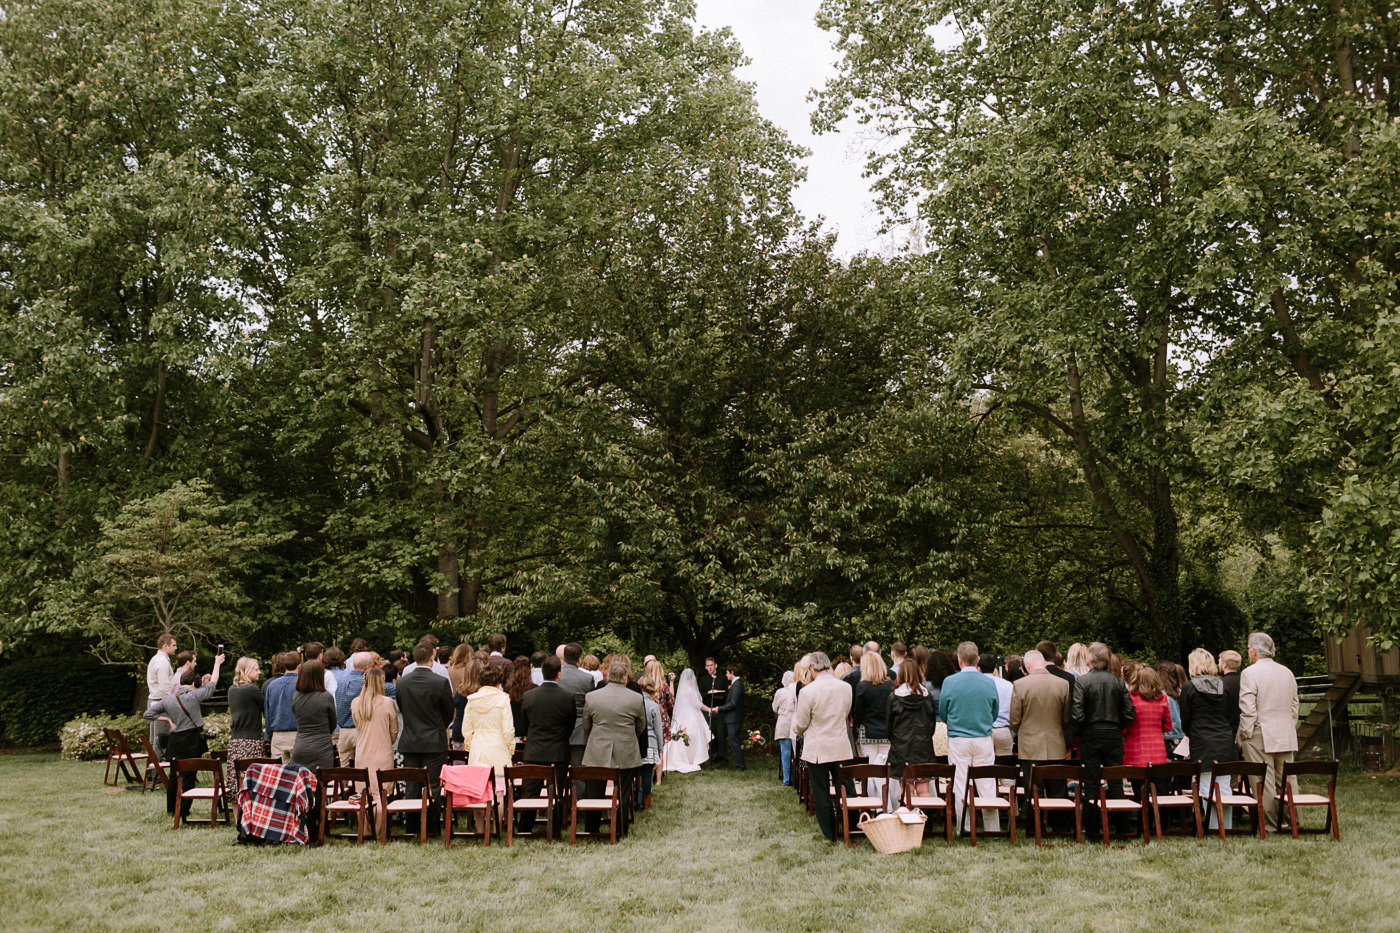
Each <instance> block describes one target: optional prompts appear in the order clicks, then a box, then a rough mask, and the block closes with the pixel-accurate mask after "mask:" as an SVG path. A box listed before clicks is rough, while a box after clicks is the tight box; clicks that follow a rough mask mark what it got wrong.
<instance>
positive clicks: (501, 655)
mask: <svg viewBox="0 0 1400 933" xmlns="http://www.w3.org/2000/svg"><path fill="white" fill-rule="evenodd" d="M486 648H487V650H488V652H489V654H488V655H487V657H486V663H487V664H490V665H491V666H492V667H498V668H500V669H501V675H502V677H503V678H504V676H505V673H506V671H507V670H508V669H509V668H510V666H511V661H510V658H508V657H506V636H504V635H502V634H501V633H500V632H496V633H495V634H494V635H488V636H487V638H486Z"/></svg>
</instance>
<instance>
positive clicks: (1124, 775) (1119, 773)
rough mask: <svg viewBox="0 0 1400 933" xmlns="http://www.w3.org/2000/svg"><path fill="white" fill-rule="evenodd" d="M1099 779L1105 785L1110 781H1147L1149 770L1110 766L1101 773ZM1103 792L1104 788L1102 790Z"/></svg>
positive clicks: (1126, 766) (1132, 766)
mask: <svg viewBox="0 0 1400 933" xmlns="http://www.w3.org/2000/svg"><path fill="white" fill-rule="evenodd" d="M1099 777H1100V779H1101V780H1102V782H1103V784H1107V783H1108V782H1110V781H1145V780H1147V769H1146V768H1139V767H1136V766H1134V765H1109V766H1108V767H1106V768H1103V769H1102V770H1100V772H1099ZM1100 789H1101V790H1102V788H1100Z"/></svg>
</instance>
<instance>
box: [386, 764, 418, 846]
mask: <svg viewBox="0 0 1400 933" xmlns="http://www.w3.org/2000/svg"><path fill="white" fill-rule="evenodd" d="M376 777H377V779H378V783H379V799H380V800H383V801H384V802H385V803H384V838H382V839H381V840H379V841H380V842H385V843H387V842H388V841H389V840H390V839H412V838H413V836H414V833H412V832H409V831H407V827H405V831H404V832H402V833H395V832H394V817H396V816H401V817H404V818H405V820H407V818H408V817H409V816H410V815H412V814H414V813H416V814H418V833H417V836H418V844H419V845H420V846H421V845H425V844H426V843H427V841H428V769H427V768H380V769H379V771H378V773H377V775H376ZM400 783H403V784H405V785H408V784H417V785H418V796H417V797H416V798H414V797H407V796H400V797H398V799H396V800H395V799H391V798H393V797H395V796H397V790H398V785H399V784H400Z"/></svg>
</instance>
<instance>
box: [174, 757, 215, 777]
mask: <svg viewBox="0 0 1400 933" xmlns="http://www.w3.org/2000/svg"><path fill="white" fill-rule="evenodd" d="M171 767H172V770H173V771H174V772H175V773H176V774H187V773H189V772H191V771H194V772H199V771H212V772H214V773H215V774H222V773H223V769H222V768H221V767H219V762H217V761H215V760H214V759H213V758H180V759H178V760H177V761H176V762H175V763H174V765H172V766H171Z"/></svg>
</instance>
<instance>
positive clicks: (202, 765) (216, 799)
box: [170, 758, 229, 829]
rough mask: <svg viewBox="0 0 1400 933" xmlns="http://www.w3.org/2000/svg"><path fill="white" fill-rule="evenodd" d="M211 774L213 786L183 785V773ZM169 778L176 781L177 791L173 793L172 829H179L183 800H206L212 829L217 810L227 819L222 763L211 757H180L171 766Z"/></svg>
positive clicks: (183, 805)
mask: <svg viewBox="0 0 1400 933" xmlns="http://www.w3.org/2000/svg"><path fill="white" fill-rule="evenodd" d="M206 772H207V773H209V774H212V775H213V777H214V783H213V786H204V785H200V784H195V785H193V786H192V787H185V786H184V780H183V778H184V775H186V774H193V775H196V780H198V777H197V776H198V775H200V774H203V773H206ZM170 780H172V781H175V782H177V784H176V786H177V788H178V791H177V793H176V795H175V825H174V827H172V828H173V829H179V828H180V823H181V822H182V813H183V811H184V809H185V802H186V801H189V802H191V803H194V802H195V801H200V800H208V801H209V827H210V828H211V829H212V828H213V827H214V826H216V825H218V822H219V812H220V811H223V820H224V822H225V823H227V822H228V821H229V813H228V804H227V803H226V802H225V800H224V769H223V765H221V764H220V763H219V762H217V761H215V760H214V759H212V758H181V759H180V760H179V761H176V762H175V764H174V766H173V767H172V768H171V772H170ZM188 822H199V823H202V822H204V821H203V820H188Z"/></svg>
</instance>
